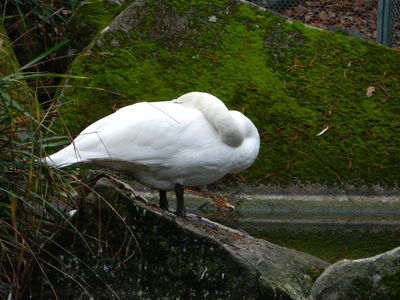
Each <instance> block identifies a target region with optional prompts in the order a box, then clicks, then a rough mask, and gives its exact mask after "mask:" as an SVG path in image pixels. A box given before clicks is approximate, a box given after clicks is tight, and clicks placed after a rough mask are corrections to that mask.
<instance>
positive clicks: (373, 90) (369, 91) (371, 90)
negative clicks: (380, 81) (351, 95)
mask: <svg viewBox="0 0 400 300" xmlns="http://www.w3.org/2000/svg"><path fill="white" fill-rule="evenodd" d="M374 92H375V88H374V87H373V86H369V87H368V88H367V92H366V93H365V96H367V97H368V98H369V97H371V96H372V94H373V93H374Z"/></svg>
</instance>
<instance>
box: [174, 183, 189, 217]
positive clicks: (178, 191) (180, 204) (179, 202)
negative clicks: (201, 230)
mask: <svg viewBox="0 0 400 300" xmlns="http://www.w3.org/2000/svg"><path fill="white" fill-rule="evenodd" d="M183 191H184V187H183V185H182V184H179V183H177V184H175V195H176V215H177V216H181V217H186V209H185V203H184V201H183Z"/></svg>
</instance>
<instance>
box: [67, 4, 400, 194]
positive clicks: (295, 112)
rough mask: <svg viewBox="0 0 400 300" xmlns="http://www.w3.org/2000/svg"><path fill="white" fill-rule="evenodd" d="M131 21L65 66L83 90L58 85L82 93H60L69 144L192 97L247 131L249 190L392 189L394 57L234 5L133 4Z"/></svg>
mask: <svg viewBox="0 0 400 300" xmlns="http://www.w3.org/2000/svg"><path fill="white" fill-rule="evenodd" d="M131 10H132V11H131V15H130V19H131V20H135V26H134V28H133V29H132V30H131V31H130V33H129V34H127V33H126V32H124V31H122V30H121V31H110V32H107V33H105V34H103V35H102V36H101V37H100V41H101V42H98V43H96V44H93V45H92V47H91V54H90V55H88V56H82V57H80V58H78V59H77V60H76V61H75V63H74V64H73V65H72V68H71V72H72V73H74V74H83V75H87V76H89V77H90V80H86V81H82V82H80V81H78V80H74V81H73V82H70V84H72V85H76V86H82V85H83V86H88V87H93V88H94V89H79V88H70V89H66V90H65V91H64V95H65V96H64V97H63V98H62V101H63V102H64V103H66V104H65V105H64V106H63V108H62V112H63V115H64V118H65V121H66V122H67V124H68V125H69V126H70V128H71V130H72V132H73V133H75V134H77V133H78V132H79V131H80V130H82V129H83V128H84V127H85V126H86V125H88V124H89V123H91V122H93V121H94V120H96V119H98V118H100V117H103V116H105V115H107V114H110V113H111V112H112V111H113V110H112V108H113V107H121V106H124V105H127V104H131V103H134V102H137V101H144V100H145V101H158V100H168V99H172V98H175V97H177V96H179V95H181V94H183V93H185V92H188V91H193V90H199V91H205V92H210V93H213V94H215V95H216V96H218V97H220V98H221V99H222V100H223V101H224V102H225V103H226V104H227V106H228V107H229V108H230V109H236V110H240V111H243V112H244V113H245V114H246V115H248V116H249V117H250V118H251V119H252V120H253V121H254V123H255V124H256V126H257V128H258V129H259V131H260V134H261V140H262V144H261V149H260V155H259V159H258V160H257V161H256V163H255V164H254V165H253V166H252V167H251V168H250V169H249V170H248V171H246V172H245V173H244V175H245V176H246V177H247V179H248V180H249V181H250V182H257V183H274V184H288V183H293V182H298V181H301V182H318V183H323V184H332V185H338V184H339V185H340V184H342V183H352V184H382V185H390V186H393V185H396V184H397V183H398V176H397V169H396V166H397V165H399V163H400V154H399V151H397V148H398V145H399V144H400V140H399V139H400V136H399V135H398V134H397V133H398V130H397V129H398V128H399V126H400V117H399V116H400V114H399V112H400V104H399V101H398V100H399V96H398V95H400V86H399V85H398V79H399V78H398V74H397V70H398V68H399V61H400V59H399V58H400V55H399V53H398V52H396V51H393V50H391V49H388V48H385V47H383V46H380V45H377V44H374V43H370V42H366V41H363V40H359V39H354V38H350V37H346V36H343V35H339V34H335V33H332V32H326V31H322V30H317V29H312V28H308V27H306V26H304V25H302V24H300V23H298V22H294V23H289V22H286V21H285V20H284V19H282V18H280V17H278V16H274V15H272V14H271V13H268V12H265V11H262V10H258V9H256V8H254V7H252V6H248V5H245V4H243V3H238V2H236V1H228V0H225V1H222V0H221V1H215V3H214V2H213V5H210V2H209V1H205V0H198V1H178V0H176V1H164V0H157V1H144V2H143V6H140V7H139V6H136V7H131ZM116 45H117V46H116ZM369 86H373V87H374V88H375V92H374V93H373V95H372V96H371V97H367V96H366V90H367V88H368V87H369ZM98 88H101V90H100V89H98ZM327 126H329V128H330V129H329V130H328V131H327V132H326V133H325V134H324V135H322V136H317V134H318V133H319V132H320V131H321V130H322V129H324V128H326V127H327Z"/></svg>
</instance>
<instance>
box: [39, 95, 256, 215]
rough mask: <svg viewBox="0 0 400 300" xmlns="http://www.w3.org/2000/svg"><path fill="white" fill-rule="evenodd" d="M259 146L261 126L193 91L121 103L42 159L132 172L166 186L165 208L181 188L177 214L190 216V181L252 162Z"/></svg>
mask: <svg viewBox="0 0 400 300" xmlns="http://www.w3.org/2000/svg"><path fill="white" fill-rule="evenodd" d="M259 147H260V137H259V134H258V131H257V129H256V127H255V126H254V124H253V123H252V122H251V121H250V120H249V119H248V118H247V117H246V116H244V115H243V114H241V113H240V112H237V111H229V110H228V109H227V108H226V106H225V104H224V103H223V102H222V101H221V100H219V99H218V98H216V97H215V96H213V95H210V94H207V93H200V92H191V93H188V94H185V95H183V96H181V97H179V98H178V99H175V100H172V101H162V102H141V103H136V104H133V105H129V106H126V107H124V108H121V109H119V110H118V111H116V112H115V113H113V114H111V115H109V116H107V117H104V118H103V119H100V120H98V121H96V122H95V123H93V124H91V125H90V126H89V127H87V128H86V129H85V130H83V131H82V132H81V133H80V134H79V135H78V137H77V138H76V139H75V140H74V141H73V142H72V143H71V144H70V145H69V146H67V147H65V148H64V149H62V150H60V151H59V152H57V153H55V154H53V155H50V156H48V157H46V158H43V159H42V161H43V162H44V163H46V164H47V165H49V166H53V167H58V168H61V167H65V166H69V165H72V164H76V163H86V164H90V165H94V166H100V167H106V168H111V169H114V170H118V171H123V172H126V173H128V174H130V175H132V176H133V177H134V178H135V179H136V180H138V181H139V182H141V183H143V184H145V185H147V186H150V187H152V188H155V189H158V190H160V207H161V208H163V209H168V202H167V198H166V192H165V191H166V190H171V189H175V193H176V197H177V210H176V214H177V215H180V216H184V215H185V214H186V212H185V207H184V202H183V187H184V186H198V185H204V184H208V183H211V182H214V181H216V180H218V179H220V178H221V177H223V176H224V175H226V174H228V173H236V172H239V171H242V170H244V169H246V168H248V167H249V166H250V165H251V164H252V163H253V161H254V160H255V158H256V157H257V155H258V150H259Z"/></svg>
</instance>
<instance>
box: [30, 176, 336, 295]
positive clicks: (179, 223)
mask: <svg viewBox="0 0 400 300" xmlns="http://www.w3.org/2000/svg"><path fill="white" fill-rule="evenodd" d="M90 177H91V179H90V180H87V181H86V183H87V184H88V185H85V186H87V187H88V188H87V192H88V193H87V194H86V196H85V195H84V193H82V194H81V197H80V199H81V200H80V206H79V208H78V213H76V215H75V219H72V220H71V222H72V223H74V225H75V226H76V228H77V229H78V230H79V231H80V232H82V233H84V236H85V237H86V239H87V242H88V243H89V244H90V246H91V247H92V249H93V250H94V251H93V252H94V253H95V254H94V253H90V252H89V251H88V248H87V247H86V246H85V245H84V244H82V241H81V239H79V237H78V236H77V235H76V234H73V233H71V232H68V231H65V232H63V233H62V234H60V235H59V237H58V239H57V242H56V243H55V244H56V247H54V249H46V251H43V256H42V257H41V259H43V260H44V261H48V263H49V266H52V268H51V269H49V270H45V271H46V273H47V276H43V272H42V271H40V270H38V274H35V276H32V282H31V290H32V295H31V296H32V297H33V298H37V295H38V293H41V292H42V290H41V289H40V288H38V287H39V286H41V285H40V284H38V282H40V283H41V284H44V286H48V285H49V284H51V285H52V288H51V289H50V288H49V289H44V292H43V293H44V294H42V295H41V296H42V297H43V298H53V297H52V293H56V294H58V295H59V298H60V299H88V298H93V299H119V298H121V299H177V298H180V299H182V298H183V299H297V300H304V299H306V298H307V296H308V294H309V291H310V289H311V287H312V285H313V283H314V280H315V278H316V277H317V276H318V274H319V273H321V272H322V271H323V270H324V269H325V268H326V267H327V266H328V265H329V264H328V263H327V262H325V261H323V260H321V259H319V258H317V257H315V256H312V255H309V254H306V253H303V252H299V251H295V250H292V249H288V248H284V247H280V246H277V245H274V244H272V243H270V242H268V241H265V240H261V239H256V238H254V237H252V236H250V235H248V234H247V233H244V232H241V231H238V230H234V229H231V228H228V227H225V226H223V225H220V224H218V223H215V222H212V221H209V220H208V219H206V218H200V217H197V216H195V215H190V214H189V215H188V217H183V218H182V217H177V216H175V214H173V213H171V212H167V211H164V210H161V209H160V208H159V207H158V206H156V205H154V204H151V203H149V202H147V201H145V200H144V199H142V198H141V197H139V196H138V195H137V193H136V192H135V191H134V190H133V189H132V188H131V187H130V186H129V185H127V184H126V183H124V182H122V181H121V180H118V179H116V178H114V177H110V176H105V175H104V174H96V173H94V172H93V173H91V176H89V178H90ZM46 253H51V257H48V255H47V254H46ZM71 253H73V255H71ZM74 255H76V257H75V256H74ZM77 257H79V259H77ZM57 270H61V272H59V271H57ZM93 271H95V273H94V272H93ZM45 277H46V278H45ZM71 278H73V280H71Z"/></svg>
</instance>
